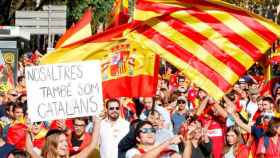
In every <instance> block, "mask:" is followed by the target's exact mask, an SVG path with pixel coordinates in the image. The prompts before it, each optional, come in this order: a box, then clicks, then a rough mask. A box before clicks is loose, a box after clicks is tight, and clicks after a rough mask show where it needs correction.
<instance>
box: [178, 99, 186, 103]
mask: <svg viewBox="0 0 280 158" xmlns="http://www.w3.org/2000/svg"><path fill="white" fill-rule="evenodd" d="M177 102H178V104H185V103H186V102H185V101H184V100H178V101H177Z"/></svg>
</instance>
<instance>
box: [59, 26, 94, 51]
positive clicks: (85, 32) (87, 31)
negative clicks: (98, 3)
mask: <svg viewBox="0 0 280 158" xmlns="http://www.w3.org/2000/svg"><path fill="white" fill-rule="evenodd" d="M89 36H91V25H90V23H89V24H87V25H86V26H85V27H83V28H82V29H80V30H79V31H78V32H76V33H75V34H73V35H72V36H71V37H70V38H68V39H67V40H66V41H64V43H63V44H62V45H61V46H60V47H64V46H67V45H69V44H72V43H74V42H77V41H79V40H81V39H84V38H86V37H89Z"/></svg>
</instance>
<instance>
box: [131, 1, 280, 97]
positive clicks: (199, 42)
mask: <svg viewBox="0 0 280 158" xmlns="http://www.w3.org/2000/svg"><path fill="white" fill-rule="evenodd" d="M134 20H136V21H141V22H142V24H141V25H140V26H138V27H137V28H136V29H135V30H134V31H132V32H130V33H128V34H127V38H129V39H131V40H134V41H136V42H138V43H139V44H141V45H142V46H145V47H147V48H149V49H151V50H153V51H154V52H155V53H157V54H159V55H160V56H161V57H162V58H164V59H165V60H167V61H168V62H170V63H171V64H173V65H174V66H176V67H177V68H178V69H180V70H181V71H182V72H183V73H184V74H185V75H186V76H187V77H188V78H189V79H191V80H192V81H193V82H194V83H195V84H196V85H198V86H199V87H201V88H202V89H204V90H205V91H207V92H208V93H209V94H210V95H211V96H213V97H214V98H215V99H220V98H221V97H222V96H223V95H224V93H226V92H227V91H228V90H229V89H230V88H231V87H232V85H233V84H234V83H235V82H236V81H237V80H238V79H239V78H240V77H241V76H243V75H244V74H245V72H246V71H247V70H248V69H249V68H250V67H251V66H252V65H253V64H254V63H255V62H256V61H258V60H260V59H262V57H263V55H265V52H266V51H267V50H268V49H269V48H270V47H271V45H272V43H274V41H275V40H277V39H278V38H279V37H280V26H278V25H276V24H274V23H273V22H271V21H269V20H266V19H264V18H262V17H260V16H258V15H255V14H252V13H249V12H248V11H246V10H244V9H241V8H238V7H234V6H232V5H230V4H227V3H225V2H222V1H206V0H181V1H177V0H138V1H137V4H136V9H135V11H134Z"/></svg>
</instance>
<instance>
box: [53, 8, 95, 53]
mask: <svg viewBox="0 0 280 158" xmlns="http://www.w3.org/2000/svg"><path fill="white" fill-rule="evenodd" d="M91 19H92V13H91V10H90V9H88V10H86V11H85V13H84V15H83V17H82V18H81V20H80V21H78V22H77V24H74V25H73V26H72V27H70V28H69V29H68V30H67V31H66V32H65V33H64V34H63V36H61V37H60V39H59V40H58V42H57V44H56V46H55V48H60V47H65V46H67V45H69V44H72V43H75V42H77V41H80V40H82V39H85V38H87V37H90V36H91V35H92V32H91V24H90V22H91Z"/></svg>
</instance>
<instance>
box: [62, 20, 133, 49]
mask: <svg viewBox="0 0 280 158" xmlns="http://www.w3.org/2000/svg"><path fill="white" fill-rule="evenodd" d="M137 24H138V22H133V23H128V24H123V25H119V26H117V27H113V28H111V29H108V30H106V31H105V32H101V33H99V34H96V35H93V36H90V37H88V38H85V39H83V40H80V41H78V42H75V43H73V44H70V45H67V46H65V47H71V46H75V45H81V44H86V43H90V42H109V41H112V40H114V39H116V38H120V37H122V35H123V32H124V31H125V30H126V29H132V28H133V27H134V26H136V25H137Z"/></svg>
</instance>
